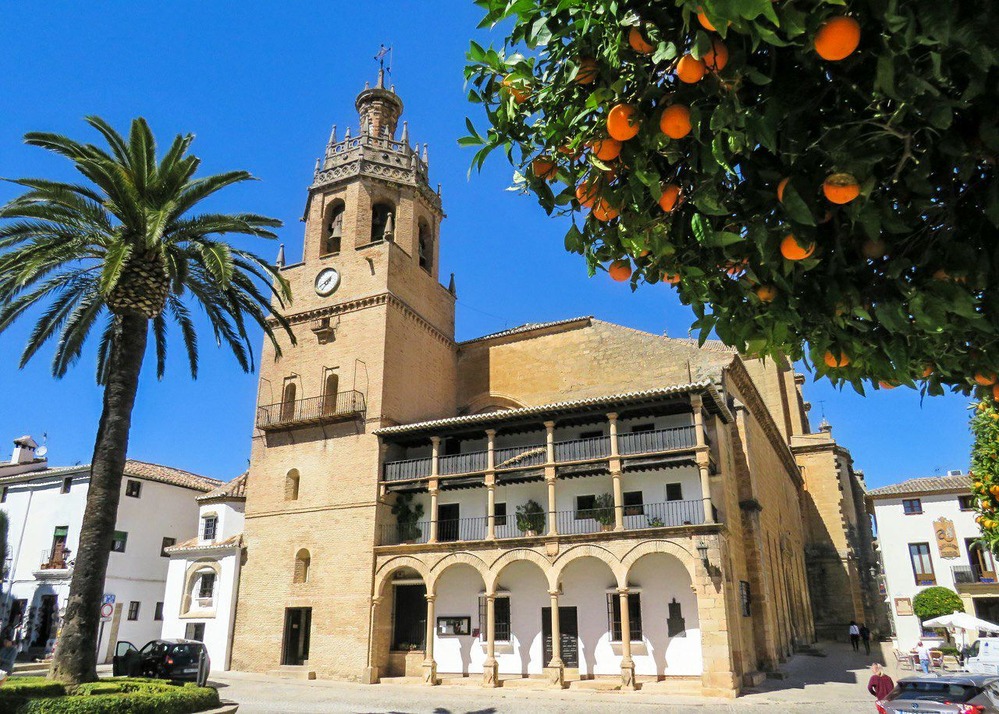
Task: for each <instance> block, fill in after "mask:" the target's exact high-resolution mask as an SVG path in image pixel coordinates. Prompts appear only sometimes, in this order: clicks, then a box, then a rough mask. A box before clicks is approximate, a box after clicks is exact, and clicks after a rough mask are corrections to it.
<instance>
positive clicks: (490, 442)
mask: <svg viewBox="0 0 999 714" xmlns="http://www.w3.org/2000/svg"><path fill="white" fill-rule="evenodd" d="M483 481H484V483H485V485H486V539H487V540H494V539H495V538H496V430H495V429H486V475H485V478H484V479H483Z"/></svg>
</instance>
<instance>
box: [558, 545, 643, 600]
mask: <svg viewBox="0 0 999 714" xmlns="http://www.w3.org/2000/svg"><path fill="white" fill-rule="evenodd" d="M580 558H596V559H597V560H600V561H602V562H604V563H606V564H607V566H608V567H609V568H610V569H611V572H612V573H613V574H614V577H615V579H616V580H617V585H618V587H620V588H623V587H627V582H628V581H627V578H626V571H625V570H624V569H623V568H622V567H621V561H620V559H619V558H618V557H617V556H616V555H614V554H613V553H612V552H611V551H609V550H608V549H607V548H604V547H603V546H600V545H593V544H592V543H586V544H583V545H576V546H573V547H572V548H569V549H568V550H566V551H565V552H564V553H561V554H560V555H559V556H558V558H556V559H555V562H554V563H553V565H554V576H553V582H554V584H555V589H558V584H559V583H560V582H561V581H562V573H564V572H565V569H566V567H568V565H569V563H571V562H573V561H574V560H579V559H580Z"/></svg>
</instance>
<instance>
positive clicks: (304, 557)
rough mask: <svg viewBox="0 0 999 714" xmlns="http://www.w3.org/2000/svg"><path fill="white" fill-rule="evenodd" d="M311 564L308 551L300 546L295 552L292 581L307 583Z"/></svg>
mask: <svg viewBox="0 0 999 714" xmlns="http://www.w3.org/2000/svg"><path fill="white" fill-rule="evenodd" d="M311 565H312V558H311V557H310V556H309V551H308V550H306V549H305V548H302V549H301V550H300V551H298V552H297V553H296V554H295V573H294V576H293V579H294V582H296V583H307V582H309V568H310V567H311Z"/></svg>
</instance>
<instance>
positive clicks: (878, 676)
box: [867, 662, 895, 702]
mask: <svg viewBox="0 0 999 714" xmlns="http://www.w3.org/2000/svg"><path fill="white" fill-rule="evenodd" d="M894 688H895V683H894V682H893V681H891V677H889V676H888V675H887V674H885V673H884V670H883V669H881V665H880V664H878V663H877V662H875V663H874V664H872V665H871V678H870V679H869V680H868V681H867V691H868V692H870V693H871V694H872V695H873V696H874V700H875V701H876V702H883V701H884V699H885V697H887V696H888V695H889V694H890V693H891V690H893V689H894Z"/></svg>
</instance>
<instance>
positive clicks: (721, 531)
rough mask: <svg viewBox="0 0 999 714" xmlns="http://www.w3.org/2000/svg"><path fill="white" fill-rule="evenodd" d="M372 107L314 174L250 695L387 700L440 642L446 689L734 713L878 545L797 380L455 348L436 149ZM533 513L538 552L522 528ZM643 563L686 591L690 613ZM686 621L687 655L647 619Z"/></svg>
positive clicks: (547, 343)
mask: <svg viewBox="0 0 999 714" xmlns="http://www.w3.org/2000/svg"><path fill="white" fill-rule="evenodd" d="M357 108H358V111H359V113H360V115H361V117H362V132H361V134H360V136H359V137H357V138H353V139H352V138H350V137H349V135H348V136H347V138H346V139H344V140H343V141H340V142H337V141H336V138H335V132H334V136H333V137H331V141H330V145H329V146H328V147H327V150H326V153H325V155H324V157H322V158H321V159H320V160H319V162H318V163H317V170H316V177H315V181H314V183H313V185H312V187H311V188H310V191H309V198H308V203H307V207H306V212H305V221H306V224H305V226H306V227H305V250H304V253H303V255H304V259H303V262H302V263H299V264H296V265H288V266H283V275H284V276H285V277H286V278H287V279H288V280H289V282H290V283H291V286H292V289H293V293H294V295H295V303H294V305H293V306H292V308H291V309H290V310H288V317H289V319H290V321H291V322H292V323H293V325H294V327H295V332H296V335H297V337H298V342H297V344H296V345H290V344H286V343H285V344H282V354H281V355H280V356H279V357H277V358H275V354H274V351H273V349H272V348H270V347H269V346H265V350H264V357H263V359H262V360H261V364H262V368H261V377H260V390H259V397H258V404H259V407H258V411H257V419H256V425H257V428H256V430H255V433H254V439H253V448H252V455H251V464H250V473H251V476H252V478H250V479H249V480H248V486H247V492H246V520H245V532H244V543H245V547H246V562H245V564H244V566H243V569H242V571H241V582H240V588H239V603H238V608H237V615H236V625H235V634H234V643H233V656H232V666H233V668H234V669H243V670H253V671H268V670H274V669H277V668H278V667H281V666H285V667H288V666H290V667H294V668H299V669H301V670H304V671H307V672H308V673H310V674H311V673H314V674H315V675H316V676H319V677H332V678H342V679H352V680H363V681H368V682H375V681H378V680H379V679H380V678H382V677H385V676H390V675H392V674H393V673H395V674H398V675H400V676H403V675H407V674H408V675H413V674H414V673H415V672H414V671H413V670H414V668H415V665H414V663H413V660H415V659H416V658H415V657H413V656H411V654H408V653H407V651H406V650H403V649H400V648H399V647H400V646H401V645H402V644H409V645H417V644H419V643H418V642H417V641H418V640H420V641H422V652H423V659H422V665H421V667H420V676H422V677H423V679H424V680H425V681H426V682H427V683H431V684H432V683H436V682H437V681H438V679H439V678H440V677H442V676H470V675H471V674H472V673H474V674H475V676H481V677H482V681H483V683H484V684H485V685H487V686H496V685H497V684H499V683H501V682H502V681H503V680H504V679H509V678H511V677H521V676H538V677H542V676H543V677H546V678H547V679H548V680H549V681H550V682H552V683H553V684H555V685H558V686H562V685H563V684H564V682H565V681H567V680H568V679H572V678H574V677H594V676H613V677H614V678H619V679H620V682H621V685H622V686H623V687H624V688H635V687H636V686H637V685H638V684H641V685H642V686H652V685H653V683H655V682H657V681H661V682H662V683H663V684H660V685H656V686H668V687H670V688H671V691H694V692H705V693H710V694H715V695H720V696H732V695H734V694H736V693H737V692H738V691H739V689H740V688H741V687H742V686H744V684H745V683H746V682H749V681H755V680H756V679H757V678H758V677H759V676H760V673H761V672H765V671H767V670H770V669H772V668H774V667H775V666H776V665H777V663H778V662H780V661H782V660H783V659H784V658H785V657H787V656H788V655H789V654H790V653H791V652H792V651H793V650H794V648H795V647H796V646H800V645H804V644H807V643H809V642H811V641H813V640H814V638H815V634H816V626H815V618H814V617H813V600H814V592H813V591H810V588H809V572H808V566H807V565H806V553H807V552H808V548H809V547H810V544H811V542H812V539H813V538H814V537H815V534H814V532H813V531H814V530H815V528H814V524H815V523H817V522H818V521H823V522H825V521H824V520H823V519H826V518H830V519H832V520H831V521H830V522H829V523H828V524H827V526H826V527H827V529H829V530H831V531H835V530H836V529H839V530H841V531H844V532H845V530H846V529H847V527H848V526H849V525H850V524H851V523H853V525H854V527H856V520H854V521H850V522H848V521H844V520H843V519H842V518H840V519H839V520H836V519H835V518H834V517H833V516H832V515H830V514H831V511H829V509H827V508H826V507H825V501H826V500H827V498H828V497H827V496H826V495H825V494H824V492H822V493H820V491H821V489H823V488H829V489H832V490H835V489H838V488H840V484H841V483H842V482H843V477H842V475H841V474H840V473H839V472H835V471H832V472H831V471H830V467H829V466H828V464H822V465H816V466H814V467H810V468H806V469H805V471H806V473H805V475H804V476H803V474H802V468H801V466H802V464H801V459H802V458H803V457H802V456H801V455H799V453H798V451H797V450H796V449H795V448H792V444H793V443H794V440H795V439H796V438H799V437H803V436H806V435H807V434H808V421H807V415H806V409H807V405H806V404H805V402H804V400H803V398H802V396H801V391H800V382H799V381H798V380H797V379H796V377H795V375H794V373H793V370H792V369H791V368H790V365H789V364H786V363H774V362H772V361H770V362H763V361H759V360H743V359H741V358H739V357H738V356H737V355H736V354H735V353H734V352H732V351H731V350H728V349H727V348H724V347H722V346H720V345H718V344H717V343H712V342H709V343H707V344H706V345H704V346H703V347H698V345H697V343H696V342H694V341H691V340H686V339H670V338H666V337H662V336H657V335H651V334H648V333H644V332H640V331H638V330H633V329H629V328H625V327H621V326H618V325H613V324H610V323H606V322H602V321H600V320H595V319H593V318H589V317H583V318H577V319H573V320H565V321H561V322H557V323H544V324H535V325H525V326H523V327H521V328H517V329H515V330H509V331H505V332H502V333H497V334H495V335H489V336H486V337H482V338H478V339H475V340H470V341H467V342H463V343H457V342H455V339H454V302H455V300H454V294H453V291H452V290H450V289H446V288H444V287H443V286H441V285H440V283H439V280H438V272H437V266H438V256H439V241H438V237H439V225H440V221H441V219H442V217H443V213H442V211H441V207H440V198H439V194H438V193H436V192H434V191H432V190H431V189H430V188H429V185H428V184H427V171H428V164H427V161H426V154H425V150H424V153H423V155H422V156H420V155H418V152H417V150H416V148H414V147H410V146H409V144H408V137H407V136H406V128H405V124H403V137H402V140H401V141H397V140H396V139H395V129H396V126H397V122H398V120H399V116H400V114H401V111H402V102H401V101H400V100H398V98H397V97H395V95H394V92H392V91H391V90H387V89H385V88H384V87H383V86H382V83H381V81H379V84H378V86H377V87H376V88H374V89H367V90H366V91H365V92H362V94H361V95H360V96H359V97H358V102H357ZM331 268H332V269H334V270H335V271H336V274H335V276H333V277H331V276H332V275H333V274H332V273H329V272H324V271H328V270H329V269H331ZM331 286H332V289H331ZM833 445H834V448H837V449H838V448H839V447H835V444H834V442H833ZM827 482H831V484H830V483H827ZM861 486H862V483H861ZM832 490H830V493H833V491H832ZM600 491H605V492H606V498H607V499H610V505H609V506H606V508H605V511H606V514H608V515H607V517H606V520H599V521H598V519H604V516H603V515H601V514H602V513H604V511H599V509H597V508H596V507H595V506H594V505H591V504H595V503H598V502H599V500H594V499H597V497H598V496H600V494H599V492H600ZM836 493H840V494H841V493H842V491H836ZM813 494H818V498H819V500H821V501H822V505H821V506H816V505H815V504H814V503H813V501H814V500H815V498H816V496H815V495H813ZM829 497H831V496H829ZM500 499H502V500H500ZM840 500H842V496H840ZM530 503H534V504H535V505H536V506H539V507H540V508H541V510H542V512H541V513H540V514H539V515H538V516H537V522H536V523H537V525H529V524H530V523H535V521H530V520H529V519H528V520H527V521H522V520H521V518H519V517H518V518H515V517H514V506H515V505H516V506H517V508H518V513H519V512H520V509H522V508H526V507H527V506H528V505H529V504H530ZM407 504H408V505H407ZM541 504H544V505H543V506H542V505H541ZM417 505H418V506H419V509H420V510H421V511H422V512H423V513H424V515H425V516H426V517H425V519H424V520H419V519H420V518H421V516H420V515H419V512H418V511H416V510H415V509H416V506H417ZM501 509H502V511H501ZM407 510H410V511H411V512H412V514H413V518H411V519H409V520H405V517H404V516H403V515H400V514H401V513H403V512H405V511H407ZM467 513H475V514H478V515H475V516H473V517H467V516H464V517H462V516H459V515H458V514H467ZM445 514H450V515H445ZM813 514H817V515H815V516H814V517H813ZM598 523H603V524H604V525H603V526H599V525H598ZM514 524H516V526H517V528H516V529H514V527H513V526H514ZM517 529H519V535H518V534H517V532H516V531H517ZM840 536H842V537H841V538H840ZM837 537H838V538H840V540H843V542H845V540H844V539H845V538H846V536H845V535H843V534H839V535H837ZM840 540H837V541H835V542H836V543H839V542H840ZM643 558H658V559H660V560H658V561H656V568H659V567H660V565H661V566H662V567H665V568H676V572H677V573H680V574H683V575H682V579H687V578H689V586H684V587H687V589H686V590H683V589H682V588H681V589H680V590H676V591H675V592H674V593H673V594H672V595H671V598H672V599H671V600H669V601H667V599H666V597H665V594H663V593H658V592H656V591H655V590H654V589H648V588H646V587H644V586H643V582H644V583H653V582H658V581H654V578H653V576H652V575H651V574H650V566H649V563H651V562H652V561H650V560H643ZM639 561H642V562H639ZM524 568H527V570H524ZM532 568H533V570H532ZM656 568H653V569H652V570H655V569H656ZM671 572H672V571H671ZM529 581H530V583H531V584H530V587H528V582H529ZM656 587H658V586H656ZM834 587H836V588H838V589H839V590H840V591H841V592H843V593H846V592H851V588H854V587H855V584H854V582H853V581H852V580H850V579H849V578H847V579H845V580H843V581H842V582H837V583H835V584H834ZM402 588H408V590H406V592H407V593H412V592H418V593H423V594H422V595H419V597H420V598H422V599H420V600H417V601H415V602H417V603H418V606H414V605H413V604H412V602H410V601H409V600H406V598H408V597H409V595H406V596H403V595H402V594H401V593H402V592H403V590H402ZM413 588H416V590H414V589H413ZM518 588H519V589H521V590H523V592H524V596H523V597H520V595H517V594H513V595H511V592H513V593H519V592H521V590H518ZM531 588H533V590H532V589H531ZM458 590H460V591H461V592H462V593H464V595H462V596H461V598H458V597H457V595H456V593H457V591H458ZM605 591H606V595H605ZM860 597H861V599H862V596H860ZM462 598H464V599H462ZM504 598H506V599H505V600H504V601H503V602H502V603H498V601H501V600H503V599H504ZM404 601H405V602H404ZM438 601H440V602H441V603H442V605H441V606H442V607H444V604H445V603H450V604H448V607H456V608H460V609H461V610H462V614H463V615H464V616H461V617H459V616H458V613H454V612H441V611H439V610H436V609H435V608H436V603H437V602H438ZM407 602H408V603H409V604H406V603H407ZM567 602H568V603H573V604H572V606H571V607H569V608H568V610H570V611H571V614H572V617H573V618H574V619H575V617H576V616H577V609H578V612H579V613H582V614H581V617H580V620H581V624H580V626H579V641H578V644H581V646H582V647H583V648H584V649H585V650H586V652H584V653H582V654H581V655H578V657H579V660H580V662H579V664H576V665H575V666H570V665H569V663H568V659H569V658H572V657H576V656H577V653H576V652H575V650H576V648H577V644H573V643H570V645H569V650H571V652H568V653H567V652H563V651H562V650H563V648H565V647H566V645H565V640H564V638H563V636H562V635H564V634H565V632H563V631H561V630H560V627H568V622H569V621H568V620H567V621H565V622H562V623H561V624H560V618H561V614H560V613H561V612H562V610H563V609H565V608H564V603H567ZM420 603H422V604H420ZM524 603H530V604H524ZM601 603H605V605H604V604H601ZM629 603H630V604H629ZM639 603H641V605H639ZM684 603H687V604H686V605H685V604H684ZM500 604H502V605H503V607H500ZM667 604H669V606H670V610H669V612H670V613H671V614H670V618H671V624H669V627H668V631H667V626H666V624H667V623H666V622H664V621H659V618H658V616H657V619H656V621H655V622H646V623H644V624H640V623H641V620H642V617H641V612H629V608H632V607H636V606H638V607H640V608H641V609H642V610H646V608H648V612H656V613H658V612H660V609H659V608H662V611H663V612H665V611H666V606H667ZM548 605H550V606H551V607H550V608H549V607H548ZM604 607H605V611H603V612H600V613H599V617H600V618H603V617H606V618H607V622H608V626H607V631H604V632H602V633H601V632H598V631H596V630H593V627H594V624H593V623H594V622H595V621H596V620H595V619H594V618H595V617H596V615H597V614H598V613H596V612H595V610H594V608H597V609H602V608H604ZM691 607H693V608H694V611H692V610H691ZM475 609H477V610H478V617H477V618H474V620H475V622H476V623H477V624H478V625H479V626H478V627H476V628H475V631H474V633H473V632H472V631H471V630H470V629H469V631H467V632H466V631H465V629H466V627H468V628H470V622H471V621H472V620H473V617H472V611H473V610H475ZM497 611H500V614H499V615H497ZM681 611H682V612H683V613H685V614H684V615H682V616H681ZM567 612H568V611H567ZM544 613H548V614H544ZM438 617H440V618H441V620H440V621H439V620H437V618H438ZM421 618H422V619H421ZM504 618H508V619H504ZM546 618H547V619H546ZM646 619H648V618H646ZM665 619H666V618H665V617H663V618H662V620H665ZM404 620H405V621H406V622H407V623H408V622H410V621H412V622H411V623H410V624H412V625H413V627H412V628H410V630H408V631H407V632H406V633H405V637H406V638H408V639H406V641H405V642H402V640H403V639H405V638H404V637H403V635H401V634H400V632H399V630H400V627H402V625H400V623H401V622H403V621H404ZM542 620H543V621H544V623H545V625H544V627H545V628H549V630H550V632H549V631H548V630H545V629H544V628H541V627H540V623H541V622H542ZM549 620H550V623H549ZM419 623H422V625H419ZM518 623H520V624H519V625H518ZM525 623H526V624H525ZM685 623H689V624H685ZM694 623H696V627H695V626H694ZM417 625H419V626H417ZM407 626H408V625H407ZM573 626H574V627H575V625H573ZM518 627H520V628H521V629H518ZM632 627H634V628H635V630H634V633H635V634H637V635H638V636H639V639H637V640H635V641H634V642H633V641H632V637H631V636H630V634H631V633H632V629H631V628H632ZM640 627H641V628H642V629H641V630H639V629H638V628H640ZM421 628H422V630H421ZM449 628H450V629H449ZM525 628H526V629H525ZM531 628H533V629H531ZM587 628H589V630H591V631H592V632H591V635H592V642H590V641H588V640H587V639H586V638H587V637H589V636H591V635H587V634H585V633H584V630H587ZM497 629H499V630H502V632H500V633H499V634H497ZM597 629H598V630H599V628H597ZM507 630H509V632H507ZM303 633H304V634H303ZM525 633H527V634H525ZM546 633H548V634H546ZM572 637H575V635H572ZM684 637H686V638H687V639H686V641H681V639H680V638H684ZM449 638H450V639H449ZM503 638H506V639H503ZM546 638H547V640H546ZM546 642H547V643H554V642H560V643H561V644H560V647H559V648H558V650H559V651H557V652H550V654H545V651H544V647H545V646H547V647H548V649H549V650H551V649H552V646H549V645H548V644H545V643H546ZM435 644H436V645H437V652H438V656H437V657H436V658H435V655H434V651H435ZM459 644H460V647H459V646H458V645H459ZM393 645H396V646H397V649H395V650H393ZM543 645H544V646H543ZM471 650H474V652H471ZM515 651H516V652H519V653H520V659H521V661H522V664H516V665H515V664H514V663H513V662H514V659H513V657H512V655H511V653H512V652H515ZM691 652H697V653H699V656H700V661H699V662H693V663H691V662H690V661H688V660H689V659H690V657H689V656H688V655H680V654H678V653H691ZM583 655H585V657H584V656H583ZM448 658H452V659H448ZM454 658H457V659H454ZM450 668H454V669H450ZM397 669H401V670H402V671H401V672H393V671H392V670H397ZM455 669H456V670H457V671H455ZM610 671H613V672H614V674H613V675H609V674H608V672H610Z"/></svg>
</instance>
